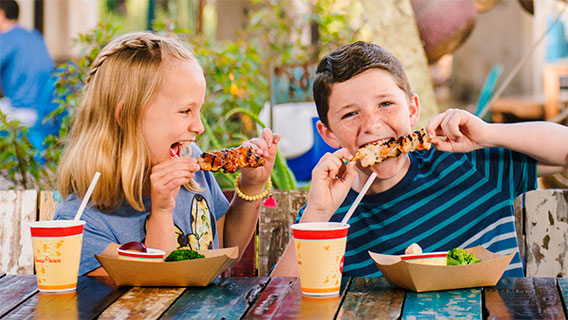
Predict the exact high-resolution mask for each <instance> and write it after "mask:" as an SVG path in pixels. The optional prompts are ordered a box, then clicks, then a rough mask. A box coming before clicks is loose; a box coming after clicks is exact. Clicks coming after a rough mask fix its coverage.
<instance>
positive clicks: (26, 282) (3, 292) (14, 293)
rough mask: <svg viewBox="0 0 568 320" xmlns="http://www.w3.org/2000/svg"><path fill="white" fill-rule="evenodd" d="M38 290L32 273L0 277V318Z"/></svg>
mask: <svg viewBox="0 0 568 320" xmlns="http://www.w3.org/2000/svg"><path fill="white" fill-rule="evenodd" d="M37 292H38V289H37V281H36V277H35V276H33V275H25V276H18V275H6V276H3V277H1V278H0V301H2V302H1V303H0V318H2V317H3V316H4V315H6V314H7V313H8V312H9V311H10V310H12V309H13V308H14V307H16V306H18V305H19V304H20V303H22V302H23V301H25V300H26V299H29V298H30V297H31V296H33V295H34V294H36V293H37Z"/></svg>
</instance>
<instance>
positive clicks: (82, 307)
mask: <svg viewBox="0 0 568 320" xmlns="http://www.w3.org/2000/svg"><path fill="white" fill-rule="evenodd" d="M34 279H35V278H34ZM127 289H128V288H127V287H120V288H117V287H116V286H115V285H114V283H113V282H112V280H111V279H110V278H109V277H87V276H83V277H79V282H78V283H77V290H76V291H73V292H69V293H42V292H39V293H37V294H36V295H34V296H32V297H31V298H29V299H28V300H26V301H25V302H24V303H23V304H21V305H20V306H18V307H17V308H15V309H14V310H12V311H11V312H10V313H9V314H8V315H7V316H6V319H29V318H33V319H94V318H96V317H97V316H98V315H99V314H100V313H101V312H103V310H105V309H106V308H107V307H108V306H109V305H110V304H111V303H113V301H115V300H116V299H117V298H118V297H120V296H121V295H122V294H123V293H124V292H125V291H126V290H127Z"/></svg>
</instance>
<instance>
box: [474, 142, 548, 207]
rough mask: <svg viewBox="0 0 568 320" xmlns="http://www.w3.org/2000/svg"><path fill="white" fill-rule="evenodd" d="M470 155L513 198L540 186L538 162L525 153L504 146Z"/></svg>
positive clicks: (481, 170) (485, 174)
mask: <svg viewBox="0 0 568 320" xmlns="http://www.w3.org/2000/svg"><path fill="white" fill-rule="evenodd" d="M470 155H471V159H472V162H473V164H474V165H475V166H476V167H477V169H478V170H479V171H480V172H482V174H483V175H484V176H485V177H486V178H488V179H489V180H490V181H492V183H494V184H495V185H496V186H497V187H498V188H499V189H500V190H501V191H502V192H505V193H507V194H508V195H509V197H510V198H512V199H513V198H516V197H517V196H519V195H520V194H522V193H525V192H527V191H530V190H535V189H536V188H537V187H538V183H537V162H536V160H535V159H533V158H531V157H529V156H527V155H525V154H522V153H519V152H515V151H512V150H509V149H504V148H486V149H480V150H476V151H474V152H472V153H471V154H470Z"/></svg>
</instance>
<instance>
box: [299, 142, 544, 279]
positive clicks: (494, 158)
mask: <svg viewBox="0 0 568 320" xmlns="http://www.w3.org/2000/svg"><path fill="white" fill-rule="evenodd" d="M410 159H411V166H410V168H409V171H408V173H407V174H406V176H405V177H404V178H403V179H402V180H401V181H400V182H399V183H398V184H397V185H396V186H394V187H393V188H391V189H389V190H387V191H385V192H381V193H377V194H369V195H366V196H364V197H363V199H362V201H361V203H360V204H359V206H358V207H357V210H356V211H355V212H354V213H353V216H351V218H350V219H349V222H348V223H349V224H350V225H351V227H350V228H349V235H348V237H347V248H346V252H345V264H344V267H343V275H344V276H355V277H374V276H380V275H381V273H380V271H379V270H378V268H377V267H376V265H375V264H374V262H373V260H372V259H371V258H370V256H369V254H368V253H367V251H368V250H370V251H373V252H377V253H384V254H403V253H404V250H405V249H406V247H408V246H409V245H410V244H412V243H418V244H419V245H420V246H421V247H422V249H423V251H424V252H433V251H445V250H449V249H452V248H457V247H461V248H469V247H474V246H477V245H482V246H483V247H485V248H486V249H487V250H489V251H492V252H495V253H498V254H502V255H507V254H511V253H515V256H514V258H513V260H512V261H511V264H510V265H509V266H508V267H507V271H506V272H505V274H504V276H523V266H522V264H521V260H520V256H519V248H518V244H517V236H516V232H515V216H514V212H513V200H514V199H515V198H516V197H517V196H518V195H520V194H521V193H523V192H526V191H529V190H534V189H536V187H537V180H536V179H537V176H536V161H535V160H534V159H532V158H530V157H528V156H526V155H523V154H520V153H517V152H513V151H510V150H507V149H503V148H491V149H481V150H476V151H473V152H471V153H447V152H440V151H437V150H435V149H434V148H432V149H431V150H429V151H417V152H414V153H411V154H410ZM356 197H357V192H355V191H353V190H351V191H350V192H349V194H348V195H347V197H346V199H345V201H344V202H343V204H342V205H341V206H340V208H339V209H338V210H337V212H335V213H334V214H333V216H332V218H331V219H330V221H341V219H342V218H343V217H344V216H345V213H346V212H347V210H348V209H349V207H350V206H351V204H352V203H353V201H354V200H355V198H356ZM304 208H305V206H304ZM304 208H302V209H301V210H300V214H299V216H298V218H297V221H299V218H300V216H301V214H302V213H303V210H304Z"/></svg>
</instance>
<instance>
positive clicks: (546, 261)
mask: <svg viewBox="0 0 568 320" xmlns="http://www.w3.org/2000/svg"><path fill="white" fill-rule="evenodd" d="M525 208H526V224H525V228H526V243H527V249H526V262H527V270H526V274H527V276H529V277H553V278H556V277H563V276H567V275H568V255H566V252H568V190H560V189H545V190H535V191H530V192H527V193H526V194H525Z"/></svg>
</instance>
